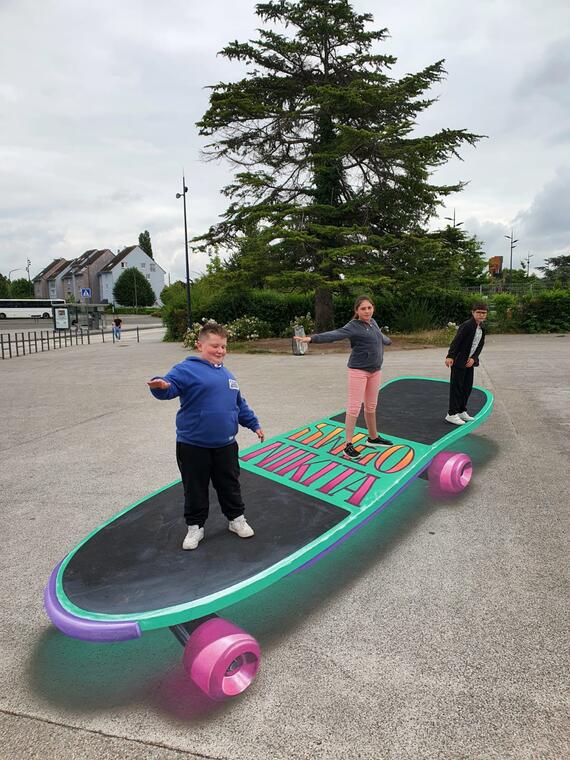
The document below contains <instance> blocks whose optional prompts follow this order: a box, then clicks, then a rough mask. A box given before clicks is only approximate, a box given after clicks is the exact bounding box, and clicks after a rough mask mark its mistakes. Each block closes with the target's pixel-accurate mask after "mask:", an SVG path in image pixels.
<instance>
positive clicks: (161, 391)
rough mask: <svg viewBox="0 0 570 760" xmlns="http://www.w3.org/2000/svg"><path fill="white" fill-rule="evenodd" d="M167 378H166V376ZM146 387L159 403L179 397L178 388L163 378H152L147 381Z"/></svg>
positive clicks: (172, 382)
mask: <svg viewBox="0 0 570 760" xmlns="http://www.w3.org/2000/svg"><path fill="white" fill-rule="evenodd" d="M167 377H168V376H167ZM147 385H148V387H149V388H150V392H151V393H152V395H153V396H154V397H155V398H157V399H160V401H167V400H168V399H171V398H176V396H178V395H180V394H179V391H178V386H177V385H176V384H175V382H174V381H172V380H167V379H166V378H164V377H153V378H152V379H151V380H148V381H147Z"/></svg>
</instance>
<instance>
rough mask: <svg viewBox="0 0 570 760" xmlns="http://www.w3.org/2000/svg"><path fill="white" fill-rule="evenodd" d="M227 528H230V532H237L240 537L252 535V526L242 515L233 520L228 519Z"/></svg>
mask: <svg viewBox="0 0 570 760" xmlns="http://www.w3.org/2000/svg"><path fill="white" fill-rule="evenodd" d="M228 530H231V532H232V533H237V534H238V536H239V537H240V538H250V536H253V535H254V531H253V528H252V527H251V525H248V523H247V520H246V519H245V517H244V516H243V515H240V516H239V517H236V519H235V520H230V521H229V523H228Z"/></svg>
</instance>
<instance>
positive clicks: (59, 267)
mask: <svg viewBox="0 0 570 760" xmlns="http://www.w3.org/2000/svg"><path fill="white" fill-rule="evenodd" d="M70 264H71V261H67V259H60V263H59V264H58V265H57V266H56V268H55V269H53V270H52V271H50V273H49V277H48V278H47V279H48V280H53V279H55V278H56V277H57V276H58V275H59V274H61V273H62V272H63V270H64V269H66V268H67V267H68V266H69V265H70Z"/></svg>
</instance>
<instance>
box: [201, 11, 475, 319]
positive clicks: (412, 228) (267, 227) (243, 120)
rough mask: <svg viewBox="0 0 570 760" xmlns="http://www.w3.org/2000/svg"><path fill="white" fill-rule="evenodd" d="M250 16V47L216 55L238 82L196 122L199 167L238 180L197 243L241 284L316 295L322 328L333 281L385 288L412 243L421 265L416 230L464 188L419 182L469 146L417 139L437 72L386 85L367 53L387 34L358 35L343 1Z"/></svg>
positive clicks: (365, 21)
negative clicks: (362, 278)
mask: <svg viewBox="0 0 570 760" xmlns="http://www.w3.org/2000/svg"><path fill="white" fill-rule="evenodd" d="M256 13H257V15H258V17H259V18H260V19H261V22H262V24H263V28H262V29H260V30H259V39H257V40H254V41H250V42H246V43H240V42H237V41H236V42H232V43H230V44H229V45H228V46H227V47H225V48H224V49H223V50H222V51H221V53H222V55H223V56H224V57H225V58H227V59H228V60H230V61H234V60H235V61H239V62H240V63H245V64H246V66H247V67H248V69H249V70H248V74H247V76H246V77H245V78H243V79H241V80H239V81H237V82H233V83H224V82H220V83H218V84H217V85H215V86H214V87H213V88H212V92H211V95H210V104H209V108H208V110H207V111H206V113H205V114H204V116H203V118H202V120H201V121H200V122H199V123H198V126H199V128H200V133H201V134H202V135H205V136H207V137H212V138H213V141H212V142H210V143H209V144H208V145H207V146H206V148H205V154H206V156H207V157H209V158H214V159H225V160H227V161H229V162H230V163H231V165H232V166H233V167H234V169H235V175H234V181H233V182H232V183H231V184H230V185H229V186H228V187H226V188H225V189H224V193H225V195H226V196H227V197H228V198H229V200H230V203H229V206H228V208H227V210H226V212H225V214H224V215H223V217H222V220H221V221H220V222H219V223H218V224H216V225H214V226H212V227H211V228H210V230H209V231H208V233H207V234H205V235H204V236H203V237H201V238H199V240H200V241H202V243H203V245H204V248H206V247H208V246H213V247H214V249H216V248H221V249H224V250H228V249H229V250H230V251H231V253H232V259H231V261H230V265H229V268H230V269H231V268H232V267H234V268H236V269H238V270H239V271H241V272H242V273H244V272H246V273H247V275H248V277H249V278H250V282H251V284H252V285H254V284H255V285H260V284H263V282H265V281H266V280H267V278H268V277H272V278H274V282H275V278H279V277H285V278H286V279H287V281H288V282H291V280H292V279H293V280H294V281H295V283H296V286H297V287H299V288H301V289H303V288H304V289H305V290H308V289H313V288H315V287H316V288H317V314H316V317H317V329H322V328H323V327H324V326H326V325H324V324H323V320H322V319H320V312H321V309H324V310H326V309H327V303H328V305H329V306H330V303H331V299H330V289H331V287H333V288H334V287H335V286H336V284H337V283H338V282H339V281H340V280H341V279H342V277H341V275H342V276H345V277H346V276H348V277H350V276H352V275H353V274H361V273H363V272H365V273H367V274H376V275H385V274H387V273H389V272H391V271H394V270H395V269H396V265H395V263H394V260H393V259H394V258H395V259H396V260H401V257H402V252H403V251H404V250H406V251H407V252H408V253H411V252H412V251H413V249H414V247H415V246H417V245H418V242H421V248H422V249H426V250H423V252H421V255H424V254H425V255H427V257H428V258H429V256H430V255H432V254H431V253H430V248H433V247H434V246H435V245H436V241H434V240H433V239H430V238H429V236H427V235H426V233H425V232H424V227H425V225H426V223H427V221H428V220H429V219H430V218H431V217H432V216H433V215H434V214H435V212H436V210H437V208H438V206H439V205H441V203H442V199H443V198H445V197H446V196H448V195H449V194H451V193H455V192H458V191H459V190H461V189H462V187H463V183H461V182H457V183H456V184H453V185H436V184H433V183H432V182H431V181H430V176H431V174H432V172H433V171H434V169H436V168H437V167H439V166H441V165H442V164H444V163H445V162H446V161H447V160H448V159H449V158H450V157H451V156H458V155H459V153H458V152H459V149H460V148H461V147H462V146H464V145H466V144H467V145H475V143H476V142H477V140H478V139H479V136H477V135H475V134H472V133H470V132H468V131H466V130H465V129H442V130H440V131H439V132H437V133H435V134H432V135H424V136H422V135H419V134H418V133H417V131H416V126H417V119H418V117H419V116H420V115H421V114H422V112H423V111H425V110H426V109H427V108H429V106H430V105H431V104H432V103H433V102H434V98H429V97H427V96H426V95H425V92H426V91H427V90H429V88H430V87H432V86H433V85H436V84H437V83H439V82H441V80H442V79H443V77H444V75H445V70H444V67H443V61H437V62H436V63H433V64H432V65H430V66H428V67H426V68H425V69H423V70H422V71H420V72H418V73H416V74H408V75H406V76H404V77H402V78H401V79H394V78H393V77H391V76H390V68H391V67H392V66H393V65H394V63H395V62H396V59H395V58H393V57H392V56H389V55H383V54H382V53H381V52H377V48H379V47H380V46H381V44H382V42H383V41H384V40H385V38H386V36H387V30H386V29H380V30H374V29H371V30H369V29H368V28H367V27H368V25H369V24H370V23H371V22H372V21H373V18H372V16H371V14H369V13H364V14H358V13H356V12H355V11H354V9H353V8H352V6H351V4H350V2H349V0H296V1H289V0H272V1H270V2H266V3H260V4H258V5H257V6H256ZM420 268H421V267H420ZM327 293H328V294H329V295H328V299H327ZM319 304H320V306H319Z"/></svg>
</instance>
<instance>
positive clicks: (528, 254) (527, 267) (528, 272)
mask: <svg viewBox="0 0 570 760" xmlns="http://www.w3.org/2000/svg"><path fill="white" fill-rule="evenodd" d="M532 258H534V257H533V254H532V253H531V252H530V251H528V253H527V256H526V276H527V277H530V260H531V259H532Z"/></svg>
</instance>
